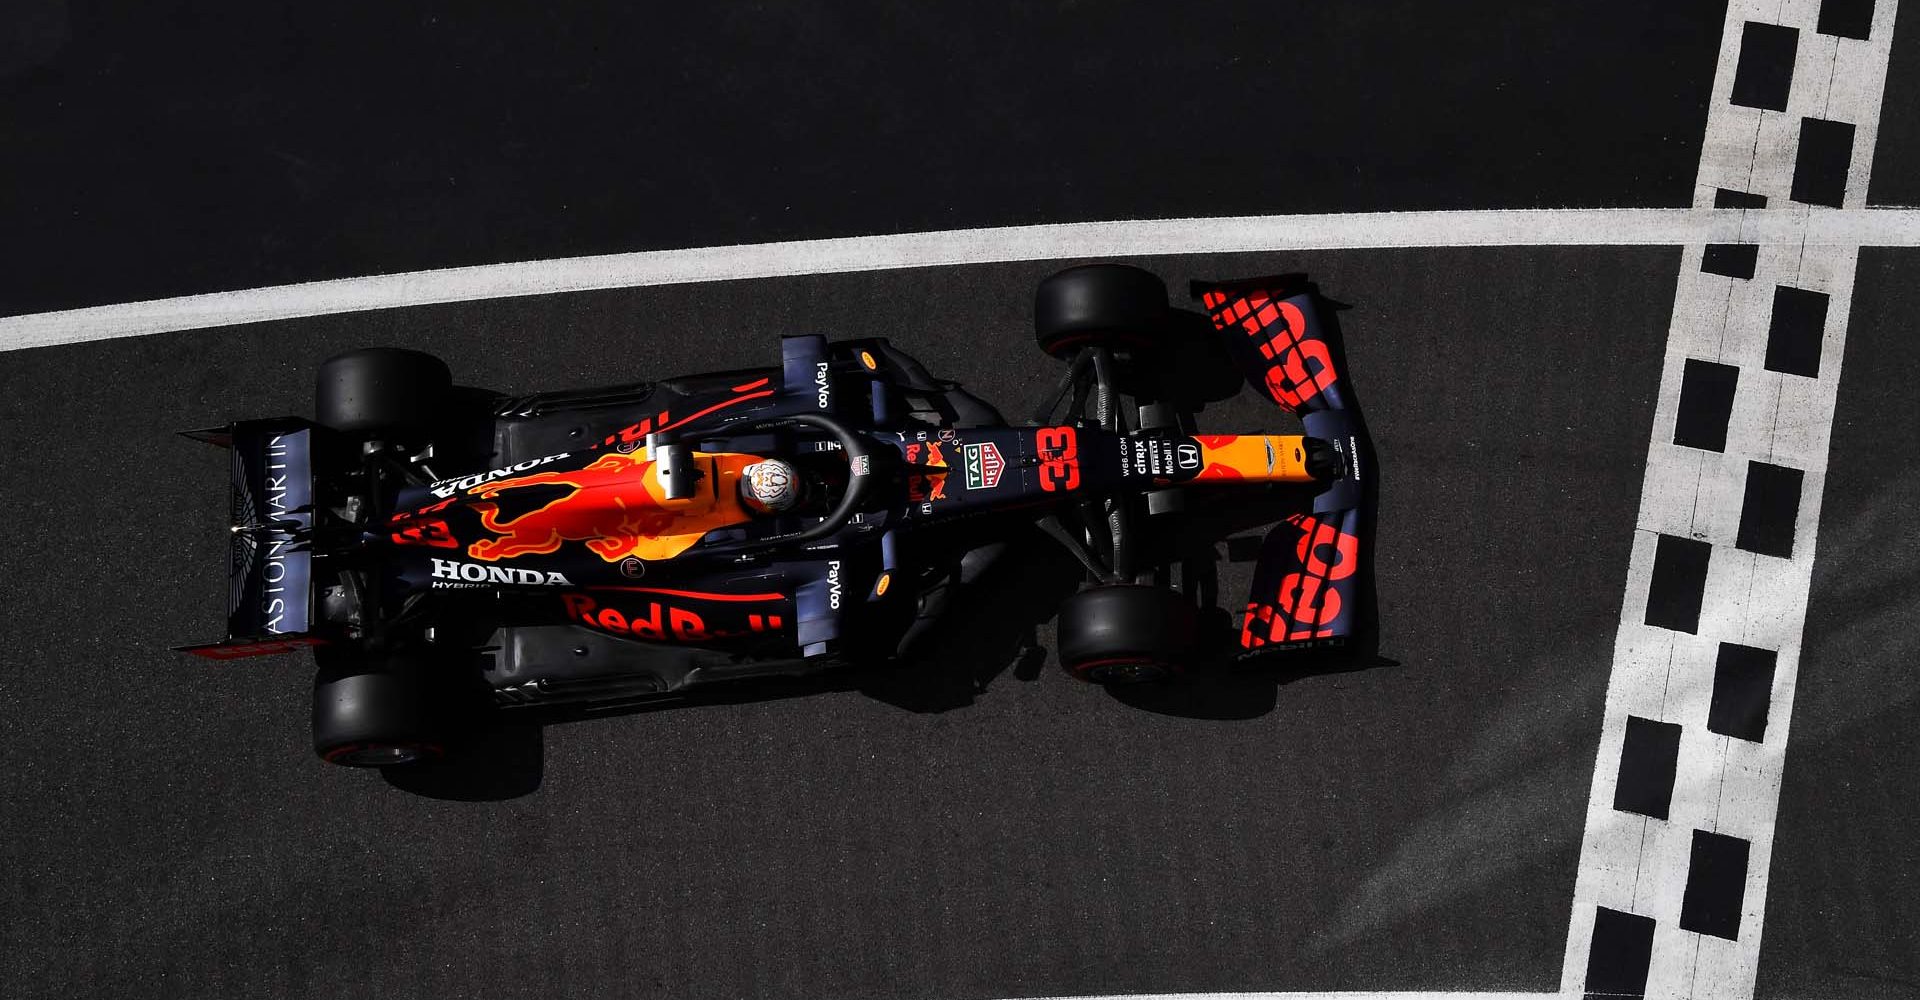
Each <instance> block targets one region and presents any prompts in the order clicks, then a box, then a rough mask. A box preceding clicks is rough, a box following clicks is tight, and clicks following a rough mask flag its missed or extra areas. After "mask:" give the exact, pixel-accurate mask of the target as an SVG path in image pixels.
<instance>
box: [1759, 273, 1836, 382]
mask: <svg viewBox="0 0 1920 1000" xmlns="http://www.w3.org/2000/svg"><path fill="white" fill-rule="evenodd" d="M1826 330H1827V294H1826V293H1825V292H1810V291H1808V290H1806V289H1804V288H1793V287H1790V286H1787V285H1779V286H1776V287H1775V288H1774V290H1773V318H1772V319H1771V320H1769V321H1768V322H1767V361H1766V366H1767V370H1768V371H1770V372H1785V373H1786V374H1788V375H1804V376H1806V377H1807V378H1819V377H1820V343H1821V341H1822V339H1823V338H1824V337H1825V336H1826Z"/></svg>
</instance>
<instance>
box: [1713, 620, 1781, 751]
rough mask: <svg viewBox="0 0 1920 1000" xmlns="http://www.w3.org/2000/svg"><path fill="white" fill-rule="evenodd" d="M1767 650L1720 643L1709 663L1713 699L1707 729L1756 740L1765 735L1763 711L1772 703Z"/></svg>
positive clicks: (1770, 653)
mask: <svg viewBox="0 0 1920 1000" xmlns="http://www.w3.org/2000/svg"><path fill="white" fill-rule="evenodd" d="M1776 658H1777V654H1775V653H1774V651H1773V650H1771V649H1758V648H1755V647H1753V646H1742V645H1740V644H1739V643H1735V642H1723V643H1721V644H1720V654H1719V656H1718V657H1717V658H1716V659H1715V661H1714V664H1713V702H1712V704H1711V705H1710V706H1709V707H1708V709H1707V731H1708V732H1710V733H1718V734H1719V735H1721V736H1731V737H1733V738H1734V739H1739V740H1746V741H1748V742H1750V743H1760V742H1763V741H1764V740H1766V738H1767V711H1768V709H1769V708H1770V707H1771V706H1772V703H1773V665H1774V661H1775V659H1776Z"/></svg>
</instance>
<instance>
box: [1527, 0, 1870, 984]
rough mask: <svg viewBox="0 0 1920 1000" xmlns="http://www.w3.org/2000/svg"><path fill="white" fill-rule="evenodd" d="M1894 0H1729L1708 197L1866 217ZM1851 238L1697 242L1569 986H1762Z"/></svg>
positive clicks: (1653, 466) (1625, 636)
mask: <svg viewBox="0 0 1920 1000" xmlns="http://www.w3.org/2000/svg"><path fill="white" fill-rule="evenodd" d="M1895 6H1896V0H1879V2H1878V3H1873V2H1870V0H1825V2H1815V0H1798V2H1795V0H1772V2H1755V0H1734V2H1733V3H1731V4H1730V5H1729V9H1728V11H1727V21H1726V27H1725V31H1724V34H1723V35H1722V38H1721V50H1720V64H1719V70H1718V72H1717V73H1716V76H1715V80H1714V90H1713V99H1712V104H1711V106H1710V110H1709V112H1708V118H1707V134H1706V142H1705V144H1704V146H1703V147H1702V152H1701V162H1700V174H1699V178H1698V181H1697V183H1696V187H1695V194H1694V204H1695V206H1696V207H1703V208H1704V207H1709V206H1712V207H1717V208H1739V209H1778V208H1787V209H1788V210H1790V211H1791V210H1798V211H1812V210H1813V209H1811V208H1808V207H1807V206H1827V207H1831V208H1841V207H1852V208H1858V207H1863V206H1864V205H1865V201H1866V193H1867V180H1868V172H1869V170H1870V168H1871V166H1872V159H1873V144H1874V137H1875V135H1876V133H1877V131H1878V123H1879V118H1880V104H1881V93H1882V90H1883V89H1884V85H1885V80H1886V73H1887V55H1888V50H1889V47H1890V44H1891V41H1892V36H1893V21H1894V9H1895ZM1858 255H1859V248H1858V247H1857V246H1834V245H1827V246H1816V245H1811V244H1804V243H1798V244H1796V243H1788V244H1781V243H1762V244H1759V245H1755V244H1723V245H1694V246H1688V247H1686V248H1685V251H1684V253H1683V254H1682V257H1681V270H1680V279H1679V284H1678V289H1677V292H1676V297H1675V302H1674V308H1673V322H1672V327H1671V329H1670V332H1669V335H1668V340H1667V353H1666V363H1665V367H1664V369H1663V372H1662V376H1661V384H1660V394H1659V404H1658V409H1657V410H1656V411H1655V413H1654V421H1653V441H1652V443H1651V445H1650V446H1649V448H1648V451H1647V475H1646V481H1645V483H1644V485H1643V486H1642V489H1641V494H1640V513H1639V518H1638V521H1637V524H1636V529H1637V530H1636V531H1635V534H1634V540H1633V550H1632V556H1631V561H1630V563H1629V569H1628V585H1627V594H1626V599H1625V603H1624V606H1623V607H1622V610H1621V620H1620V631H1619V633H1618V638H1617V640H1616V643H1615V647H1614V661H1613V674H1612V678H1611V682H1610V684H1609V686H1608V690H1607V705H1606V715H1605V719H1604V722H1603V724H1602V729H1601V736H1600V750H1599V756H1598V759H1597V761H1596V764H1595V770H1594V779H1593V786H1592V793H1591V796H1590V798H1589V800H1588V803H1587V826H1586V837H1585V840H1584V842H1583V844H1582V849H1581V857H1580V869H1579V878H1578V881H1577V883H1576V886H1575V890H1574V908H1573V918H1572V925H1571V927H1570V930H1569V933H1568V939H1567V955H1566V965H1565V971H1564V973H1563V978H1562V982H1561V990H1562V992H1563V993H1566V994H1577V993H1581V992H1585V993H1586V994H1587V995H1589V996H1647V997H1749V996H1752V995H1753V989H1754V978H1755V974H1756V972H1757V969H1758V965H1759V953H1760V932H1761V922H1762V919H1763V917H1764V916H1765V913H1766V882H1767V870H1768V865H1769V862H1770V861H1771V856H1772V850H1773V828H1774V817H1775V814H1776V812H1777V810H1778V806H1779V799H1780V782H1781V777H1782V774H1783V771H1784V767H1785V761H1786V743H1787V730H1788V723H1789V721H1790V720H1791V717H1792V713H1793V696H1794V682H1795V680H1796V676H1797V674H1798V671H1799V661H1800V645H1801V633H1802V629H1803V627H1804V625H1805V623H1806V611H1807V591H1808V586H1809V582H1810V580H1811V578H1812V574H1813V558H1814V540H1815V533H1816V530H1817V529H1818V527H1819V523H1820V502H1821V492H1822V487H1823V484H1824V483H1825V480H1826V469H1827V445H1828V437H1829V434H1830V431H1831V429H1832V424H1833V412H1834V399H1835V395H1836V392H1837V390H1838V388H1839V382H1840V361H1841V355H1842V350H1843V347H1844V344H1845V339H1846V330H1847V313H1848V307H1849V304H1850V302H1851V299H1852V293H1853V278H1854V266H1855V262H1856V259H1857V258H1858Z"/></svg>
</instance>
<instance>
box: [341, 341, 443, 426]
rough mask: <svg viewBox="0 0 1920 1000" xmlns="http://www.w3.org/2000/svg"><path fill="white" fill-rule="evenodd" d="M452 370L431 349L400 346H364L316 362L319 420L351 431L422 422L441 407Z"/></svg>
mask: <svg viewBox="0 0 1920 1000" xmlns="http://www.w3.org/2000/svg"><path fill="white" fill-rule="evenodd" d="M452 388H453V375H452V374H451V373H450V372H448V371H447V365H446V362H444V361H441V360H440V359H439V358H436V357H434V356H433V355H431V354H425V353H422V352H420V351H409V350H404V349H402V348H398V347H367V348H362V349H360V350H357V351H348V352H347V353H345V354H337V355H334V356H333V357H331V358H328V359H327V360H326V361H324V362H322V363H321V365H320V372H319V376H318V378H317V379H316V380H315V383H314V412H315V415H316V417H317V419H318V420H319V422H320V423H321V424H322V425H324V426H327V427H331V428H333V429H334V430H337V431H345V432H346V433H349V434H372V433H382V432H390V431H394V430H404V429H410V428H416V427H421V426H424V425H426V424H430V423H432V422H433V421H434V420H435V419H436V418H437V417H438V416H439V414H440V413H441V412H442V409H443V408H444V406H445V404H446V400H447V395H448V393H449V391H450V390H451V389H452Z"/></svg>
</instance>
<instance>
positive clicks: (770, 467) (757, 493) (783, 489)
mask: <svg viewBox="0 0 1920 1000" xmlns="http://www.w3.org/2000/svg"><path fill="white" fill-rule="evenodd" d="M740 499H742V500H744V501H746V504H747V506H748V507H751V508H753V509H754V510H757V511H759V512H760V513H762V514H773V513H777V512H779V511H783V510H792V509H793V505H794V504H797V503H799V502H800V473H799V471H798V470H796V469H794V467H793V466H791V465H788V464H787V463H785V462H782V461H779V460H777V459H768V460H766V461H764V462H755V463H753V464H752V465H749V466H747V467H746V468H745V469H742V470H740Z"/></svg>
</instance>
